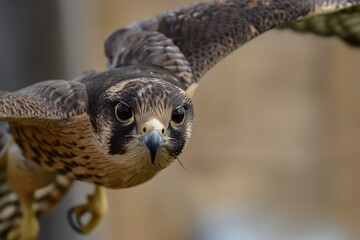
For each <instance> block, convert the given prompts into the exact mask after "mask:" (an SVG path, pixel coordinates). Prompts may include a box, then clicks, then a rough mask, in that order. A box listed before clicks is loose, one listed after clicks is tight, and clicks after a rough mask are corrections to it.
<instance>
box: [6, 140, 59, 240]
mask: <svg viewBox="0 0 360 240" xmlns="http://www.w3.org/2000/svg"><path fill="white" fill-rule="evenodd" d="M6 174H7V181H8V184H9V186H10V188H11V190H12V191H13V192H15V193H16V195H17V197H18V199H19V202H20V205H21V211H22V222H21V225H20V227H19V228H17V229H15V230H13V231H11V232H10V233H9V235H8V239H9V240H15V239H21V240H36V239H37V235H38V232H39V229H40V227H39V223H38V220H37V218H36V215H35V212H34V209H33V206H32V205H33V200H34V193H35V191H36V190H37V189H39V188H42V187H45V186H47V185H48V184H50V183H51V182H52V181H54V178H55V175H54V174H52V173H48V172H44V171H43V170H40V169H39V167H38V166H36V165H35V164H33V163H31V162H29V161H28V160H26V159H25V158H24V157H23V155H22V153H21V150H20V148H19V147H18V146H17V145H16V144H13V145H12V146H11V147H10V148H9V151H8V154H7V173H6Z"/></svg>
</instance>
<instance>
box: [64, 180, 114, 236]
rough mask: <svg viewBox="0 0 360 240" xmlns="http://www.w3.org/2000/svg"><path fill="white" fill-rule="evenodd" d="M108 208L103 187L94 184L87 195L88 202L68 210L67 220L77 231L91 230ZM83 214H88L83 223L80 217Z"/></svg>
mask: <svg viewBox="0 0 360 240" xmlns="http://www.w3.org/2000/svg"><path fill="white" fill-rule="evenodd" d="M107 210H108V203H107V199H106V192H105V189H104V188H103V187H100V186H96V187H95V192H94V193H93V194H91V195H88V202H87V203H86V204H83V205H79V206H75V207H73V208H71V209H70V210H69V212H68V220H69V223H70V225H71V227H72V228H73V229H74V230H75V231H76V232H78V233H82V234H84V233H89V232H91V231H92V230H93V229H94V228H95V227H96V226H97V225H99V223H100V222H101V221H102V219H103V218H104V217H105V214H106V213H107ZM85 214H90V220H89V221H87V223H85V224H84V223H83V221H82V218H83V217H84V216H85Z"/></svg>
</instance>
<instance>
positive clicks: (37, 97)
mask: <svg viewBox="0 0 360 240" xmlns="http://www.w3.org/2000/svg"><path fill="white" fill-rule="evenodd" d="M86 109H87V94H86V89H85V86H84V85H83V84H82V83H80V82H77V81H65V80H50V81H44V82H40V83H37V84H34V85H32V86H29V87H26V88H24V89H22V90H20V91H17V92H4V91H0V121H8V122H14V121H21V122H22V123H31V124H36V123H39V124H41V123H42V122H43V120H46V121H48V120H53V121H55V120H64V119H68V118H70V117H72V116H75V115H80V114H81V113H83V112H85V111H86Z"/></svg>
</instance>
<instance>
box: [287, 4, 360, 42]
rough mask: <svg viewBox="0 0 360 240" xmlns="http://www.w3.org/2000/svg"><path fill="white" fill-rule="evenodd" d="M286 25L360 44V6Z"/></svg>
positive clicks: (299, 30)
mask: <svg viewBox="0 0 360 240" xmlns="http://www.w3.org/2000/svg"><path fill="white" fill-rule="evenodd" d="M285 27H290V28H291V29H293V30H295V31H298V32H308V33H315V34H317V35H321V36H337V37H339V38H341V39H343V40H344V41H346V42H347V43H349V44H351V45H354V46H360V7H353V8H350V9H346V10H343V11H339V12H336V13H333V14H326V15H322V16H318V17H313V18H310V19H306V20H304V21H300V22H294V23H292V24H289V25H288V26H285Z"/></svg>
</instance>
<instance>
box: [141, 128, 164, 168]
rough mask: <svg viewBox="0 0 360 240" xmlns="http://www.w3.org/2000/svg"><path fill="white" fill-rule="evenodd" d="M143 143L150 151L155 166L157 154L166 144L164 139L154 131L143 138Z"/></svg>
mask: <svg viewBox="0 0 360 240" xmlns="http://www.w3.org/2000/svg"><path fill="white" fill-rule="evenodd" d="M142 142H143V143H144V144H145V146H146V147H147V148H148V149H149V150H150V156H151V163H152V164H154V162H155V157H156V152H157V150H158V149H159V147H160V146H161V144H162V143H163V142H164V138H163V137H162V136H161V135H160V133H159V132H158V131H157V130H155V129H154V130H152V131H151V132H149V133H148V134H147V135H145V136H144V137H142Z"/></svg>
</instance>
